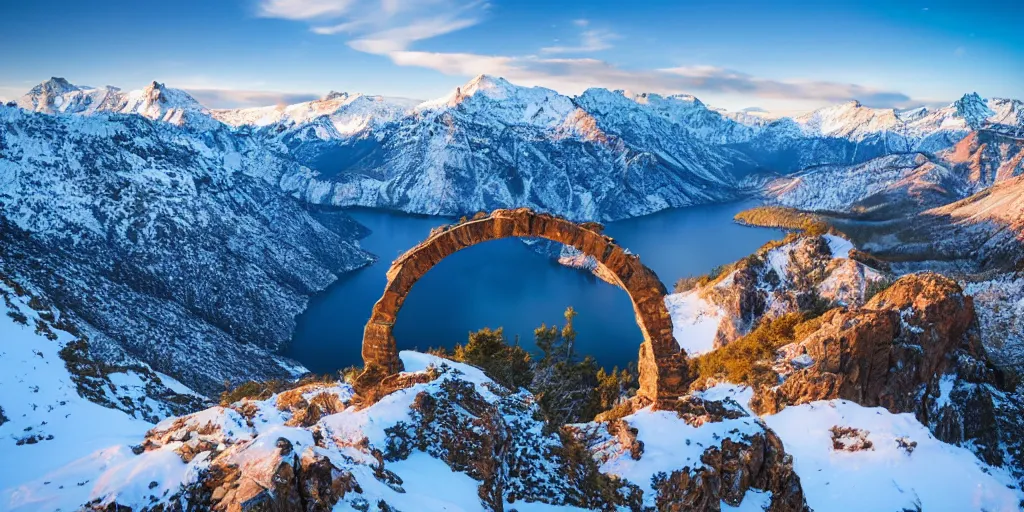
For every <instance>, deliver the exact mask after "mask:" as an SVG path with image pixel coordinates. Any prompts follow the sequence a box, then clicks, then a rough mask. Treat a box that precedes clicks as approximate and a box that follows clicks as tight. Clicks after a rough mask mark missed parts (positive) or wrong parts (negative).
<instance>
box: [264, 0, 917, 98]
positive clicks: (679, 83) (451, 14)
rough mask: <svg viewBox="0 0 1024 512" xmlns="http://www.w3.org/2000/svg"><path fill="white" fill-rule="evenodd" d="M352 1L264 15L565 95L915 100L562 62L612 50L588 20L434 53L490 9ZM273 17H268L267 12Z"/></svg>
mask: <svg viewBox="0 0 1024 512" xmlns="http://www.w3.org/2000/svg"><path fill="white" fill-rule="evenodd" d="M354 3H355V2H354V0H334V1H329V0H316V1H312V2H299V1H298V0H263V3H262V4H261V5H262V10H263V12H264V13H270V12H276V13H279V14H278V17H285V18H288V19H297V20H312V21H310V23H311V24H312V25H311V30H313V31H314V32H316V33H319V34H325V35H329V34H347V35H348V37H349V38H350V39H349V41H348V45H349V46H350V47H351V48H353V49H355V50H357V51H361V52H365V53H371V54H375V55H383V56H387V57H388V58H390V59H391V61H392V62H394V63H395V64H396V65H399V66H413V67H421V68H427V69H433V70H436V71H439V72H441V73H444V74H447V75H454V76H464V77H466V76H474V75H478V74H481V73H485V74H492V75H498V76H502V77H505V78H507V79H508V80H511V81H513V82H515V83H518V84H522V85H538V86H543V87H549V88H552V89H556V90H558V91H560V92H563V93H566V94H574V93H579V92H582V91H583V90H585V89H586V88H588V87H607V88H611V89H632V90H636V91H650V92H661V93H684V92H685V93H714V94H734V95H743V96H746V97H751V96H753V97H758V98H768V99H786V100H797V101H801V100H802V101H813V102H819V103H820V102H836V101H844V100H849V99H858V100H860V101H862V102H864V103H865V104H867V105H872V106H905V105H908V104H910V103H912V102H911V99H910V98H909V97H908V96H907V95H905V94H903V93H900V92H897V91H886V90H880V89H875V88H871V87H866V86H861V85H858V84H851V83H841V82H828V81H814V80H777V79H769V78H762V77H756V76H752V75H749V74H747V73H743V72H739V71H734V70H729V69H723V68H719V67H714V66H682V67H674V68H665V69H642V70H632V69H624V68H621V67H618V66H616V65H614V64H611V63H609V62H606V61H603V60H598V59H592V58H558V57H555V56H556V55H558V54H580V53H586V52H594V51H599V50H604V49H607V48H610V47H611V43H610V41H611V40H614V39H615V38H617V37H618V36H617V35H616V34H614V33H613V32H610V31H607V30H602V29H596V28H591V23H590V21H589V20H586V19H577V20H573V22H572V23H573V25H574V26H576V27H579V28H580V30H581V32H580V40H579V44H577V45H566V46H550V47H546V48H542V49H541V52H540V53H541V55H539V56H538V55H512V56H503V55H484V54H476V53H471V52H430V51H421V50H415V49H413V46H414V45H415V43H417V42H419V41H424V40H428V39H431V38H434V37H437V36H441V35H444V34H448V33H452V32H455V31H458V30H462V29H465V28H468V27H471V26H473V25H476V24H477V23H479V22H480V21H481V20H482V19H483V17H484V14H485V13H486V11H487V9H488V4H487V3H486V2H485V1H483V0H418V1H415V2H414V1H412V0H373V2H372V4H374V5H373V6H372V7H371V6H368V5H361V6H359V7H358V8H356V7H354ZM268 15H269V14H268Z"/></svg>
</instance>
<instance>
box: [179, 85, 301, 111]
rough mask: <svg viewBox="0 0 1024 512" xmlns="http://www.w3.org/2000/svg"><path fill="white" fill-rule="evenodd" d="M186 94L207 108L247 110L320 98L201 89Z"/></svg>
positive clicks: (269, 92)
mask: <svg viewBox="0 0 1024 512" xmlns="http://www.w3.org/2000/svg"><path fill="white" fill-rule="evenodd" d="M185 92H187V93H189V94H190V95H192V97H193V98H195V99H196V101H198V102H199V103H201V104H202V105H203V106H205V107H207V108H245V107H264V106H267V105H291V104H294V103H301V102H304V101H311V100H315V99H317V98H319V96H317V95H316V94H310V93H290V92H276V91H246V90H238V89H201V88H187V89H185Z"/></svg>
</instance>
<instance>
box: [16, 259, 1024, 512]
mask: <svg viewBox="0 0 1024 512" xmlns="http://www.w3.org/2000/svg"><path fill="white" fill-rule="evenodd" d="M769 259H770V258H769ZM738 270H742V268H740V269H738ZM722 282H726V284H727V285H728V282H727V279H724V280H723V281H722ZM730 286H731V285H730ZM19 300H20V299H16V298H14V297H13V296H12V297H11V301H12V304H14V305H16V306H19V305H20V302H19ZM856 302H857V303H859V304H861V305H855V304H853V303H851V305H848V306H843V307H839V308H835V309H832V310H830V311H828V312H826V313H824V314H823V315H820V316H818V317H816V318H814V319H813V320H810V321H809V322H811V323H810V324H808V325H809V327H806V328H804V329H800V332H801V333H802V335H801V336H799V337H798V338H799V339H796V340H794V342H793V343H791V344H789V345H786V346H784V347H782V348H781V349H780V350H778V351H777V353H776V354H775V356H774V358H773V359H772V360H770V361H763V362H762V363H763V364H765V365H771V366H772V368H775V369H776V370H777V371H778V374H779V376H780V378H779V382H778V383H777V384H776V385H771V386H765V385H758V386H754V387H753V388H750V387H742V386H737V385H733V384H725V383H715V382H710V381H704V382H695V383H694V386H693V387H692V388H691V390H690V391H689V392H688V393H687V394H685V395H684V396H682V397H680V398H679V399H678V400H675V401H672V402H664V403H660V404H656V406H655V407H651V406H648V407H642V408H635V409H634V410H628V407H627V408H621V409H619V410H618V413H617V414H607V415H605V416H607V417H606V418H605V420H604V421H594V422H587V423H580V424H570V425H564V426H561V427H558V428H556V427H552V426H550V425H546V424H545V423H544V422H543V421H541V420H539V419H538V417H539V416H538V414H537V411H538V406H537V404H536V401H535V400H536V397H534V396H533V395H531V394H530V393H529V392H527V391H526V390H518V391H515V390H510V389H506V388H504V387H502V386H500V385H498V384H496V383H495V382H494V381H492V380H491V379H490V378H488V377H487V376H486V375H484V373H483V372H481V371H480V370H479V369H477V368H475V367H472V366H469V365H466V364H462V363H457V362H453V361H450V360H447V359H442V358H439V357H435V356H431V355H426V354H420V353H416V352H402V353H401V357H402V360H403V364H404V366H405V368H406V371H405V372H403V373H401V374H399V375H397V376H395V377H394V378H393V379H390V380H389V381H388V382H387V387H386V388H381V389H379V390H377V392H375V393H374V394H372V395H370V396H368V395H365V394H364V395H359V394H357V393H356V392H355V390H354V389H353V388H352V387H351V386H349V385H348V384H346V383H344V382H336V381H318V382H306V383H303V384H301V385H298V386H297V387H295V388H293V389H290V390H287V391H284V392H280V393H278V394H275V395H273V396H271V397H269V398H267V399H242V400H240V401H238V402H235V403H232V404H229V405H227V406H219V407H213V408H209V409H206V410H203V411H201V412H198V413H195V414H190V415H185V416H177V417H170V418H168V419H166V420H164V421H162V422H160V423H158V424H156V425H155V426H153V425H152V424H146V423H144V422H142V421H138V420H133V421H131V422H129V423H124V422H123V421H121V422H119V421H116V418H114V417H113V416H114V415H116V414H118V413H117V411H111V410H109V409H105V408H103V407H100V406H97V405H95V404H92V403H91V402H85V401H83V400H82V399H80V398H76V396H75V395H74V393H73V389H74V388H73V387H72V388H71V390H72V392H71V393H67V392H64V393H63V394H60V395H55V398H54V400H56V402H54V403H55V405H53V406H50V405H45V408H46V409H50V408H53V410H55V411H57V413H55V414H54V415H52V417H50V416H47V417H46V421H44V422H41V423H39V422H38V421H37V422H36V423H33V421H36V420H37V419H38V418H39V417H41V416H38V415H39V414H40V413H39V412H38V411H36V412H32V411H29V409H28V408H13V407H6V408H5V409H4V410H3V411H0V412H2V414H3V415H0V436H4V437H5V436H7V435H8V434H12V435H13V434H14V433H19V432H22V431H27V430H26V429H28V430H30V431H31V432H30V433H32V434H35V433H40V434H47V435H46V436H42V437H32V439H34V441H33V442H32V443H33V444H28V441H26V442H25V443H24V446H22V445H18V446H14V447H7V446H6V445H5V444H0V449H2V450H3V451H2V452H0V454H3V455H5V457H6V456H7V455H13V454H18V457H19V458H20V459H21V460H22V462H21V463H20V464H21V467H22V468H24V470H25V471H26V473H27V474H31V475H33V476H31V477H24V478H23V479H15V480H14V481H16V482H18V484H17V485H16V487H14V488H12V489H9V490H8V489H0V508H3V509H4V510H7V509H10V510H58V509H59V510H79V509H84V510H132V511H142V510H147V511H157V510H160V511H167V510H224V511H243V510H245V511H257V510H261V511H262V510H309V511H313V510H343V511H348V510H359V511H371V510H372V511H398V510H400V511H406V512H408V511H417V510H463V511H477V510H504V511H511V510H517V511H545V510H559V511H565V510H569V511H574V510H631V511H647V510H659V511H660V510H669V511H684V510H693V511H697V510H725V511H735V510H743V511H748V510H749V511H754V510H771V511H795V510H815V511H819V512H821V511H840V510H965V511H972V510H976V511H982V510H985V511H1004V510H1006V511H1010V510H1019V508H1020V506H1021V500H1022V499H1024V493H1022V492H1021V488H1020V478H1021V471H1020V468H1021V462H1020V460H1021V459H1020V454H1021V453H1022V451H1021V446H1020V442H1021V439H1022V436H1021V433H1020V431H1019V427H1018V424H1019V423H1020V422H1019V418H1020V412H1021V408H1020V403H1021V401H1020V398H1019V395H1017V394H1016V393H1015V392H1014V391H1013V390H1012V389H1010V386H1008V384H1007V383H1006V382H1005V379H1004V378H1005V375H1003V374H1002V373H1000V372H999V371H997V370H996V369H994V368H992V367H990V366H989V365H988V364H987V363H986V359H985V358H984V348H983V347H982V346H981V344H980V343H978V327H977V321H976V319H975V318H974V310H973V305H972V302H971V299H970V298H969V297H968V296H965V295H964V294H963V292H962V291H961V290H960V288H959V286H958V285H956V283H954V282H952V281H950V280H948V279H946V278H943V277H941V276H938V275H934V274H918V275H912V276H906V277H904V278H901V279H900V280H898V281H896V282H895V283H894V284H892V285H891V286H889V287H888V288H887V289H885V290H883V291H881V292H879V293H877V294H875V295H874V296H873V297H872V298H870V300H866V301H864V302H863V303H860V302H859V301H856ZM0 307H3V306H2V305H0ZM8 307H9V306H8ZM19 307H20V306H19ZM21 310H22V311H24V314H25V315H27V316H30V318H28V320H32V321H34V320H38V318H36V317H38V316H39V315H37V314H35V313H32V312H31V311H29V309H26V308H21ZM767 310H770V308H767V309H766V311H767ZM13 312H15V310H14V309H11V310H10V311H9V313H13ZM9 318H11V319H13V318H14V317H13V316H11V315H10V314H7V315H5V316H0V327H2V328H3V329H4V330H3V333H5V334H6V335H8V339H9V340H11V343H13V345H12V347H20V348H21V349H24V350H23V352H24V354H22V353H21V352H11V351H10V350H11V348H6V349H5V350H7V352H6V354H5V358H8V359H10V358H11V357H14V358H15V359H16V360H17V361H22V360H24V361H28V362H29V363H25V364H22V365H21V366H19V368H29V367H31V365H32V364H35V363H31V362H32V361H35V360H37V359H38V360H39V364H42V363H45V362H46V361H48V360H49V359H52V358H53V357H55V356H54V354H53V353H52V352H53V350H55V348H56V345H54V346H52V347H51V346H50V345H53V342H52V341H50V340H49V339H47V338H46V337H45V336H40V335H38V334H33V333H32V331H31V329H30V328H28V327H22V326H19V325H18V324H17V322H16V321H14V320H11V321H8V319H9ZM8 323H10V325H7V324H8ZM60 336H63V334H61V333H60V332H58V338H59V339H62V338H60ZM48 343H49V344H50V345H47V344H48ZM47 347H49V348H47ZM727 347H728V345H727ZM19 350H20V349H19ZM0 362H2V360H0ZM56 370H57V369H56V368H54V369H51V373H53V375H52V376H51V377H47V378H46V379H42V380H39V381H38V382H37V383H33V381H31V379H32V378H33V376H34V375H36V374H38V372H39V370H38V369H37V370H35V371H29V370H25V371H26V372H28V373H25V374H24V375H23V376H20V377H19V382H20V381H21V380H24V381H25V382H27V383H29V384H31V387H33V388H37V389H39V390H40V391H39V392H40V393H43V394H47V395H46V396H49V395H48V393H51V392H52V390H51V389H50V388H49V387H48V386H50V387H52V386H53V382H57V383H59V384H60V386H59V387H60V388H62V389H63V388H67V387H68V384H67V383H68V382H72V381H73V379H72V378H71V377H67V378H64V377H61V375H58V373H60V372H57V371H56ZM47 375H50V374H47ZM115 375H119V374H115ZM62 379H63V380H62ZM121 380H124V379H123V378H121V377H118V378H113V377H111V384H110V386H111V389H115V388H117V389H120V388H121V387H122V386H120V385H118V384H117V383H118V382H120V381H121ZM15 384H16V383H15ZM11 385H12V383H8V382H6V381H3V380H0V398H3V397H4V396H6V395H4V394H3V393H6V392H7V391H5V390H7V389H8V388H10V390H13V389H14V388H12V387H10V386H11ZM5 386H7V387H5ZM12 392H13V391H12ZM18 393H22V395H18V396H23V394H24V393H25V391H24V390H21V391H18ZM46 396H44V395H40V399H43V398H45V397H46ZM4 403H8V402H4ZM40 403H43V404H45V403H46V402H40ZM64 403H67V404H68V405H61V404H64ZM658 405H660V406H661V408H662V409H661V410H658V409H657V406H658ZM26 407H27V405H26ZM87 408H88V411H87V410H86V409H87ZM95 409H98V410H102V411H107V413H106V416H102V418H106V419H104V420H103V421H102V422H98V421H94V422H92V423H88V422H85V423H83V422H82V421H81V420H82V419H89V418H93V417H100V416H97V414H98V412H96V410H95ZM58 413H59V414H58ZM33 414H35V415H36V416H33ZM759 414H760V415H759ZM4 415H5V416H4ZM69 417H70V419H68V418H69ZM33 418H35V419H33ZM76 418H77V419H76ZM93 423H95V424H93ZM122 423H123V424H122ZM112 429H116V430H117V432H116V433H117V435H116V436H111V435H110V434H111V432H110V431H111V430H112ZM53 434H56V436H54V435H53ZM23 435H27V434H23ZM100 438H103V439H107V438H109V439H110V441H103V439H100ZM26 439H27V438H26ZM0 441H3V439H0ZM101 441H103V442H101ZM79 444H80V445H82V447H78V445H79ZM51 448H52V449H51ZM58 449H59V450H62V451H67V452H69V453H75V454H80V455H74V456H71V455H62V456H63V457H64V459H63V460H72V462H70V463H67V464H64V465H62V466H61V467H59V468H58V469H56V470H47V471H45V472H41V471H39V470H38V468H37V466H38V465H39V464H37V462H38V461H35V460H33V459H32V454H34V453H38V454H43V453H47V454H57V451H55V450H58ZM39 450H44V451H39ZM45 450H49V451H45ZM5 460H16V459H14V458H10V459H5ZM35 475H39V476H38V477H37V476H35ZM10 476H11V475H10V474H7V473H0V477H4V478H7V480H11V478H8V477H10ZM22 482H23V483H22ZM0 487H3V486H0Z"/></svg>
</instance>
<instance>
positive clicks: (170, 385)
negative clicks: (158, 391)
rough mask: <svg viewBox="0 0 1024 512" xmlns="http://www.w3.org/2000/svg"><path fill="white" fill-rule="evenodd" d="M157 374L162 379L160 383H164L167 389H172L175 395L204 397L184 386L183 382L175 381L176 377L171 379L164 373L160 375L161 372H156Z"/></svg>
mask: <svg viewBox="0 0 1024 512" xmlns="http://www.w3.org/2000/svg"><path fill="white" fill-rule="evenodd" d="M155 373H156V375H157V377H160V382H161V383H163V385H164V386H167V389H170V390H171V391H174V392H175V393H178V394H181V395H194V396H198V397H202V396H203V395H200V394H199V393H196V392H195V391H192V389H191V388H189V387H188V386H186V385H184V384H182V383H181V382H178V380H177V379H175V378H174V377H171V376H170V375H167V374H163V373H160V372H155Z"/></svg>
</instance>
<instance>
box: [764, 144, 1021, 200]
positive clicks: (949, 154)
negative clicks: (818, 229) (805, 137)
mask: <svg viewBox="0 0 1024 512" xmlns="http://www.w3.org/2000/svg"><path fill="white" fill-rule="evenodd" d="M1021 174H1024V140H1021V139H1018V138H1016V137H1013V136H1010V135H1006V134H1003V133H999V132H996V131H993V130H988V129H985V130H979V131H971V132H967V135H965V136H964V137H963V139H961V140H959V141H957V142H956V143H955V144H954V145H952V146H951V147H948V148H946V149H943V150H941V151H938V152H935V153H925V152H910V153H900V154H893V155H886V156H881V157H877V158H874V159H871V160H868V161H866V162H863V163H859V164H854V165H834V164H830V165H821V166H817V167H814V168H812V169H808V170H805V171H801V172H798V173H794V174H792V175H789V176H783V177H779V178H777V179H774V180H769V181H768V183H767V184H766V185H765V187H764V189H765V192H766V195H767V196H768V197H769V198H770V199H771V200H773V201H775V202H777V203H779V204H782V205H785V206H790V207H794V208H798V209H802V210H813V211H821V212H838V213H844V214H848V213H858V214H870V215H871V216H873V217H876V218H879V217H892V216H894V215H896V214H899V213H906V212H910V211H920V210H924V209H927V208H931V207H937V206H940V205H944V204H947V203H951V202H954V201H957V200H959V199H962V198H965V197H967V196H970V195H972V194H975V193H978V192H981V191H983V190H985V189H987V188H988V187H991V186H992V185H994V184H997V183H1000V182H1002V181H1006V180H1009V179H1011V178H1013V177H1014V176H1019V175H1021Z"/></svg>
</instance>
